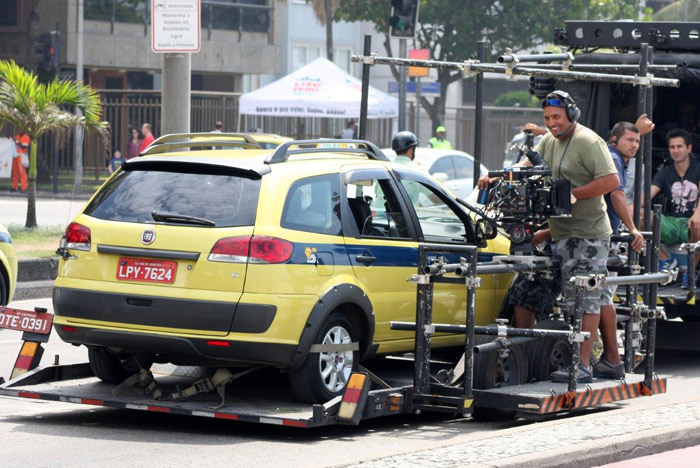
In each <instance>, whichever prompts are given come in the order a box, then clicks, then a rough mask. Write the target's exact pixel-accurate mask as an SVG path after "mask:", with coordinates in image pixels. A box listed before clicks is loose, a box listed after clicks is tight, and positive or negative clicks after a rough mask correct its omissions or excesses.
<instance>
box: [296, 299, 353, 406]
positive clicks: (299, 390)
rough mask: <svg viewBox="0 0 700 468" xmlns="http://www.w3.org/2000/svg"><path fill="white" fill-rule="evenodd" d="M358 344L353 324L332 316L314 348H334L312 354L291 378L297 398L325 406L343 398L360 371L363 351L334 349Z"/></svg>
mask: <svg viewBox="0 0 700 468" xmlns="http://www.w3.org/2000/svg"><path fill="white" fill-rule="evenodd" d="M355 342H357V333H356V331H355V326H354V325H353V323H352V321H351V320H350V319H349V318H348V317H347V316H346V315H345V314H343V313H342V312H340V311H338V310H336V311H334V312H332V313H331V314H330V315H329V316H328V318H327V319H326V320H325V321H324V322H323V325H322V326H321V328H320V329H319V331H318V335H316V339H315V340H314V344H321V345H330V346H328V349H326V350H321V351H319V352H310V353H309V355H308V356H307V357H306V360H305V361H304V363H303V364H302V365H301V367H300V368H299V369H297V370H296V371H294V372H292V373H290V374H289V382H290V384H291V387H292V391H293V392H294V395H295V396H296V397H297V398H298V399H299V400H300V401H303V402H306V403H325V402H327V401H328V400H330V399H332V398H335V397H336V396H338V395H341V394H342V393H343V391H344V390H345V385H346V384H347V382H348V379H349V378H350V374H351V373H352V371H353V369H356V368H357V364H358V362H359V351H351V350H332V348H333V345H349V344H351V343H355Z"/></svg>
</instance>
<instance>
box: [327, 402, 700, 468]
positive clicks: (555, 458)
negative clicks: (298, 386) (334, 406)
mask: <svg viewBox="0 0 700 468" xmlns="http://www.w3.org/2000/svg"><path fill="white" fill-rule="evenodd" d="M699 444H700V399H697V398H691V399H682V400H672V401H665V402H663V401H662V402H660V404H658V405H654V406H647V407H643V408H620V409H618V410H614V409H613V410H612V411H599V412H598V411H597V412H591V413H589V414H579V415H577V416H576V417H571V418H570V417H564V418H557V419H553V420H548V421H543V422H539V423H538V422H535V423H534V424H526V425H523V426H515V427H509V428H505V429H501V430H496V431H494V432H491V431H488V432H484V433H465V434H463V435H459V436H457V437H455V438H453V439H451V440H450V441H449V442H448V443H437V444H434V443H427V444H421V445H422V447H420V448H418V447H414V449H413V450H411V449H409V450H407V451H406V452H402V453H393V454H388V453H387V454H384V455H383V456H382V455H379V456H373V457H371V458H368V459H362V458H361V457H360V459H358V460H356V461H354V462H352V463H345V464H340V465H339V466H344V467H358V468H360V467H362V468H374V467H377V468H384V467H387V466H391V467H399V466H400V467H409V466H411V467H413V466H415V467H422V468H447V467H460V468H461V467H472V468H475V467H488V468H496V467H498V468H515V467H518V468H520V467H533V468H534V467H537V468H540V467H543V466H557V467H572V468H574V467H575V468H581V467H586V466H599V465H602V464H607V463H612V462H619V461H624V460H629V459H632V458H637V457H643V456H647V455H653V454H657V453H661V452H665V451H669V450H676V449H680V448H685V447H690V446H694V445H699ZM416 449H417V450H416Z"/></svg>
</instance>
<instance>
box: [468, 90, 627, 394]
mask: <svg viewBox="0 0 700 468" xmlns="http://www.w3.org/2000/svg"><path fill="white" fill-rule="evenodd" d="M542 108H543V111H544V121H545V125H546V127H547V129H548V130H549V133H548V134H547V135H546V136H545V137H544V138H542V140H541V141H540V142H539V143H538V144H537V146H536V147H535V151H537V152H539V153H540V154H541V155H542V157H543V158H544V160H545V162H546V163H547V164H548V165H549V168H550V170H551V171H552V177H553V178H564V179H569V180H570V181H571V194H572V195H573V197H575V198H576V202H575V203H574V204H573V205H572V207H571V217H569V218H550V220H549V229H544V230H540V231H537V232H536V233H535V234H534V236H533V239H532V244H533V245H534V246H537V245H538V244H540V243H542V242H544V241H545V240H547V239H549V238H551V239H552V240H553V241H555V242H556V256H557V259H558V260H559V265H560V266H561V272H562V282H563V284H564V292H565V298H566V301H567V305H568V306H569V311H570V312H571V313H573V310H574V309H573V303H574V293H573V285H572V284H571V283H570V282H569V279H570V278H571V277H572V276H587V275H589V274H591V273H593V274H606V275H607V267H606V265H607V258H608V250H609V247H610V235H611V234H612V229H611V228H610V221H609V219H608V216H607V212H606V205H605V202H604V200H603V195H605V194H606V193H609V192H610V191H612V190H613V189H615V188H616V187H618V186H619V184H620V182H619V178H618V176H617V169H616V168H615V164H614V163H613V160H612V157H611V156H610V152H609V151H608V149H607V146H606V144H605V142H604V141H603V140H602V139H601V138H600V137H599V136H598V135H596V134H595V132H593V131H592V130H590V129H588V128H586V127H584V126H583V125H581V124H579V123H578V122H577V121H578V118H579V116H580V111H579V109H578V107H577V106H576V104H575V102H574V101H573V99H571V97H570V96H569V94H568V93H566V92H563V91H554V92H552V93H550V94H549V95H547V98H546V99H544V100H543V101H542ZM522 164H524V165H530V162H529V161H524V162H523V163H522ZM489 182H491V181H490V180H489V178H488V177H486V176H485V177H482V178H481V179H480V180H479V186H480V187H481V188H484V187H485V186H487V185H488V184H489ZM604 305H612V297H611V294H610V290H609V289H608V288H607V287H600V288H597V289H594V290H592V291H586V296H585V298H584V304H583V309H584V311H583V313H584V315H583V324H582V329H583V331H587V332H589V333H590V334H591V338H590V339H589V340H588V341H584V342H583V343H581V362H582V363H583V364H582V365H581V366H580V367H579V372H578V381H579V382H591V381H592V374H593V371H592V369H591V367H590V366H589V363H590V356H591V350H592V348H593V343H594V342H595V340H596V337H597V331H598V324H599V321H600V312H601V306H604ZM613 310H614V309H613ZM551 378H552V380H555V381H563V382H565V381H566V380H567V379H568V371H567V370H566V369H563V370H562V371H559V372H555V373H553V374H552V375H551Z"/></svg>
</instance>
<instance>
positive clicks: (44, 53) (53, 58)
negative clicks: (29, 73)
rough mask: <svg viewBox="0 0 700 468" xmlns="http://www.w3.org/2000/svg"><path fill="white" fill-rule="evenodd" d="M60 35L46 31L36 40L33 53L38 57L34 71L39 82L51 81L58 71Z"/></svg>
mask: <svg viewBox="0 0 700 468" xmlns="http://www.w3.org/2000/svg"><path fill="white" fill-rule="evenodd" d="M60 34H61V33H60V32H51V31H47V32H45V33H44V34H42V35H41V36H39V37H38V38H37V39H36V45H35V46H34V52H35V53H36V54H37V55H39V57H38V58H37V60H36V65H37V67H36V71H37V75H39V80H40V81H41V82H48V81H51V80H52V79H53V78H54V77H55V76H56V75H57V74H58V72H59V71H60V58H59V46H60V37H61V36H60Z"/></svg>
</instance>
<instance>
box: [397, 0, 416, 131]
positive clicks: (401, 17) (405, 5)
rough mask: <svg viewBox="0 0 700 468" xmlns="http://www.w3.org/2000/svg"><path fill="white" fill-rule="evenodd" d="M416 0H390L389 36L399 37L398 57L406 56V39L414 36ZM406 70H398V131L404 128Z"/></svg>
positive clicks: (403, 57) (402, 68)
mask: <svg viewBox="0 0 700 468" xmlns="http://www.w3.org/2000/svg"><path fill="white" fill-rule="evenodd" d="M419 6H420V3H419V1H418V0H391V17H390V18H389V26H390V28H389V36H390V37H392V38H396V39H399V57H400V58H402V59H405V58H406V57H408V43H407V40H408V39H413V38H415V36H416V24H417V22H418V8H419ZM407 74H408V70H406V67H401V69H400V70H399V122H398V123H399V131H400V132H401V131H403V130H406V76H407Z"/></svg>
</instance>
